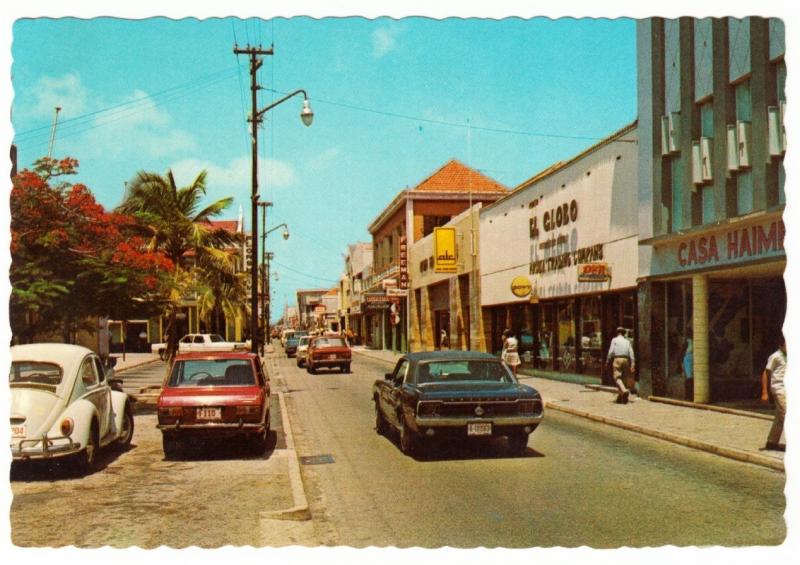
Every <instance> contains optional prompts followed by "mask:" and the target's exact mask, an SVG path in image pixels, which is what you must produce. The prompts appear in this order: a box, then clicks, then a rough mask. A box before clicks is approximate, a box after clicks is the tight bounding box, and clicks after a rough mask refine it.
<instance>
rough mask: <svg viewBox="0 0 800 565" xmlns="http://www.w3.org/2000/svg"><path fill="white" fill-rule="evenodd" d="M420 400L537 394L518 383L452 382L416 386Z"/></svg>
mask: <svg viewBox="0 0 800 565" xmlns="http://www.w3.org/2000/svg"><path fill="white" fill-rule="evenodd" d="M417 389H418V390H419V392H420V398H424V399H426V400H441V399H450V398H454V397H456V398H486V399H488V398H497V397H509V396H511V397H515V398H522V397H524V398H535V397H538V396H539V393H538V392H536V390H535V389H533V388H531V387H529V386H528V385H523V384H519V383H483V382H468V381H461V382H452V383H425V384H421V385H417Z"/></svg>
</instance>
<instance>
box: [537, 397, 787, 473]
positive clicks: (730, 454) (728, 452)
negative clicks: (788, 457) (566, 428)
mask: <svg viewBox="0 0 800 565" xmlns="http://www.w3.org/2000/svg"><path fill="white" fill-rule="evenodd" d="M545 407H546V408H548V409H551V410H557V411H559V412H564V413H566V414H571V415H573V416H580V417H582V418H587V419H589V420H594V421H595V422H600V423H603V424H608V425H610V426H614V427H617V428H622V429H624V430H628V431H632V432H637V433H640V434H642V435H646V436H650V437H654V438H657V439H661V440H664V441H669V442H672V443H675V444H678V445H683V446H685V447H691V448H692V449H698V450H700V451H705V452H707V453H712V454H714V455H720V456H722V457H727V458H729V459H735V460H737V461H744V462H746V463H752V464H754V465H760V466H762V467H768V468H770V469H773V470H775V471H780V472H782V473H785V472H786V469H785V467H784V464H783V461H781V460H779V459H775V458H772V457H767V456H765V455H757V454H755V453H750V452H748V451H743V450H740V449H733V448H730V447H722V446H719V445H714V444H712V443H707V442H704V441H699V440H696V439H692V438H688V437H684V436H681V435H678V434H673V433H670V432H663V431H660V430H654V429H651V428H646V427H644V426H639V425H638V424H631V423H628V422H624V421H622V420H617V419H616V418H608V417H606V416H598V415H597V414H592V413H590V412H585V411H583V410H577V409H575V408H567V407H566V406H561V405H559V404H557V403H555V402H545Z"/></svg>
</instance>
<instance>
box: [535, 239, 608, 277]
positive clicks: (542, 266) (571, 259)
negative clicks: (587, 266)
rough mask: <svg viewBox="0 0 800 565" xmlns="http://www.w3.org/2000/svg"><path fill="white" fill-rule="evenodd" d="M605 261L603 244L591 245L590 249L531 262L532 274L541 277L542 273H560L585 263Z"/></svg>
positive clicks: (582, 248) (577, 250)
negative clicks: (562, 270) (567, 268)
mask: <svg viewBox="0 0 800 565" xmlns="http://www.w3.org/2000/svg"><path fill="white" fill-rule="evenodd" d="M602 260H603V244H602V243H598V244H597V245H590V246H589V247H581V248H580V249H576V250H575V251H567V252H565V253H559V254H558V255H553V256H552V257H548V258H546V259H539V260H538V261H531V266H530V274H532V275H540V274H542V273H549V272H551V271H558V270H561V269H564V268H566V267H571V266H572V265H581V264H583V263H594V262H596V261H602Z"/></svg>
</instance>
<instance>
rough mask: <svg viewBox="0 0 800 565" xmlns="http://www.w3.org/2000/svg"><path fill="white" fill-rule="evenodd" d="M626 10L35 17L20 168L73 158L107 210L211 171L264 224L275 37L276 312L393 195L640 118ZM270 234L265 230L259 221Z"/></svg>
mask: <svg viewBox="0 0 800 565" xmlns="http://www.w3.org/2000/svg"><path fill="white" fill-rule="evenodd" d="M635 43H636V40H635V22H634V20H632V19H613V20H610V19H597V20H593V19H573V18H568V19H556V20H551V19H547V18H533V19H521V18H506V19H501V20H489V19H480V18H473V19H462V18H458V19H457V18H449V19H444V20H434V19H430V18H424V17H411V18H401V19H389V18H378V19H372V20H368V19H365V18H359V17H349V18H323V19H312V18H308V17H292V18H267V19H254V18H251V19H241V18H222V19H219V18H215V19H195V18H189V19H187V18H185V19H178V20H173V19H166V18H146V19H142V20H127V19H123V18H91V19H78V18H70V17H66V18H56V19H52V18H46V19H45V18H23V19H18V20H16V21H15V22H14V24H13V28H12V44H11V54H12V57H13V63H12V67H11V70H12V86H13V90H14V98H13V105H12V126H13V130H14V142H15V143H16V145H17V148H18V162H19V167H20V168H25V167H29V166H30V165H31V164H32V163H33V162H34V161H35V160H36V159H38V158H40V157H42V156H44V155H47V153H48V150H49V142H50V135H51V130H52V127H51V126H52V123H53V118H54V108H55V107H56V106H59V107H61V111H60V113H59V117H58V120H59V124H58V127H57V129H56V135H55V141H54V146H53V156H54V157H63V156H71V157H74V158H76V159H78V160H79V162H80V169H79V174H78V176H77V177H76V178H75V180H76V181H80V182H83V183H85V184H86V185H87V186H89V188H90V189H91V190H92V192H93V193H94V194H95V196H96V197H97V199H98V200H99V201H100V203H102V204H103V205H104V206H106V207H107V208H112V207H114V206H117V205H118V204H120V202H121V199H122V196H123V191H124V186H125V182H126V181H129V180H130V179H132V178H133V176H134V175H135V174H136V173H137V172H138V171H142V170H144V171H150V172H156V173H160V174H163V173H166V171H167V170H172V171H173V172H174V173H175V175H176V180H177V182H178V184H179V185H180V186H183V185H186V184H189V183H190V182H191V181H192V180H193V179H194V178H195V176H196V175H197V174H198V173H199V172H200V171H201V170H206V171H208V199H209V201H211V200H216V199H218V198H223V197H226V196H233V197H234V203H233V205H232V206H231V207H230V208H229V209H228V211H227V212H226V213H224V214H223V216H220V218H222V219H229V218H230V219H233V218H236V217H237V216H238V213H239V209H240V206H241V207H243V211H244V217H245V223H246V226H247V229H249V225H250V192H251V180H250V175H251V149H250V141H249V139H250V138H249V133H248V132H249V124H248V123H247V122H246V117H247V116H248V115H249V113H250V109H251V102H250V82H249V81H250V77H249V72H248V61H247V57H246V56H239V57H237V56H235V55H234V53H233V47H234V45H235V44H238V45H239V46H240V47H244V46H246V45H262V46H264V47H269V46H271V45H272V46H274V55H273V56H266V57H264V64H263V66H262V67H261V69H260V70H259V73H258V82H259V84H260V85H261V86H262V87H263V90H262V91H261V92H260V97H259V104H258V107H259V109H260V108H263V107H265V106H267V105H268V104H269V103H271V102H272V101H274V100H276V99H278V98H280V97H281V96H283V95H284V94H285V93H288V92H291V91H294V90H296V89H299V88H302V89H305V90H306V91H307V93H308V95H309V98H310V103H311V106H312V108H313V110H314V113H315V117H314V122H313V125H312V126H311V127H305V126H303V125H302V123H301V120H300V119H299V113H300V110H301V108H302V97H295V98H292V99H290V100H288V101H286V102H285V103H283V104H281V105H279V106H277V107H276V108H274V109H272V110H270V111H269V112H268V113H267V114H266V120H265V123H264V124H263V126H262V128H261V129H260V134H259V184H260V190H259V192H260V195H261V197H262V199H266V200H269V201H271V202H273V206H272V207H271V208H270V209H269V211H268V216H267V227H268V228H270V227H273V226H277V225H278V224H281V223H284V222H285V223H286V224H288V228H289V232H290V238H289V239H288V240H286V241H284V240H283V238H282V237H280V235H281V233H282V230H276V231H275V232H273V234H271V235H270V236H269V238H268V240H267V249H268V250H269V251H272V252H274V254H275V255H274V262H273V263H272V266H273V273H276V277H277V279H276V278H275V277H273V281H272V288H273V289H274V290H275V294H274V296H273V300H274V303H273V304H274V305H275V306H276V307H277V309H276V308H273V320H274V319H275V318H277V316H276V315H275V314H276V310H277V315H280V312H281V311H282V308H283V305H284V304H285V303H288V304H290V305H291V304H294V303H295V302H296V300H295V291H296V289H298V288H315V287H316V288H329V287H331V286H334V285H336V284H337V281H338V279H339V276H340V275H341V273H342V271H343V267H344V263H343V254H344V253H345V252H346V249H347V244H349V243H354V242H356V241H370V239H371V238H370V235H369V232H368V230H367V226H368V225H369V223H370V222H371V221H372V220H373V219H374V218H375V217H376V216H377V215H378V214H379V213H380V212H381V210H382V209H383V208H384V207H385V206H386V205H387V204H388V203H389V202H390V201H391V200H392V198H393V197H394V196H395V195H396V194H397V193H398V192H399V191H401V190H403V189H404V188H406V187H414V186H415V185H417V184H418V183H420V182H421V181H422V180H424V179H425V178H426V177H428V176H429V175H430V174H431V173H433V172H434V171H436V170H437V169H438V168H439V167H441V166H443V165H444V164H445V163H446V162H447V161H449V160H450V159H453V158H455V159H458V160H460V161H461V162H463V163H465V164H467V165H468V166H471V167H473V168H475V169H478V170H480V171H482V172H483V173H484V174H486V175H488V176H490V177H492V178H494V179H496V180H497V181H499V182H501V183H502V184H504V185H505V186H507V187H509V188H513V187H514V186H516V185H517V184H519V183H520V182H522V181H524V180H525V179H527V178H529V177H531V176H532V175H533V174H535V173H536V172H538V171H540V170H541V169H544V168H546V167H547V166H549V165H550V164H552V163H554V162H555V161H558V160H561V159H565V158H568V157H570V156H572V155H575V154H576V153H579V152H580V151H581V150H583V149H584V148H586V147H587V146H589V145H592V144H593V143H595V142H596V141H597V140H598V139H601V138H603V137H605V136H607V135H609V134H610V133H612V132H614V131H616V130H617V129H619V128H620V127H622V126H624V125H626V124H628V123H630V122H632V121H633V120H634V119H635V118H636V58H635V47H636V45H635ZM259 229H260V225H259Z"/></svg>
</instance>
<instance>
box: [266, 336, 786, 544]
mask: <svg viewBox="0 0 800 565" xmlns="http://www.w3.org/2000/svg"><path fill="white" fill-rule="evenodd" d="M279 351H280V350H279ZM277 361H278V366H279V368H280V372H281V377H282V379H283V380H285V382H286V387H287V394H286V399H287V405H288V411H289V414H290V416H291V418H292V424H293V426H292V427H293V430H294V435H295V443H296V445H297V450H298V453H299V455H301V456H319V455H323V456H324V455H328V456H330V458H329V459H328V461H330V460H331V459H332V461H333V462H328V463H324V462H322V463H320V464H314V465H304V466H303V467H302V471H303V479H304V482H305V485H306V490H307V493H308V497H309V502H310V504H311V510H312V516H313V527H311V526H309V525H308V524H305V525H303V524H298V525H297V526H296V528H295V530H292V535H293V538H295V539H297V540H298V542H299V543H301V544H306V545H318V544H322V545H347V546H354V547H364V546H369V545H377V546H398V547H410V546H422V547H442V546H454V547H478V546H487V547H497V546H500V547H536V546H544V547H551V546H564V547H575V546H580V545H588V546H591V547H595V548H607V547H621V546H634V547H643V546H661V545H667V544H672V545H678V546H687V545H703V546H705V545H724V546H745V545H776V544H780V543H781V542H782V541H783V539H784V537H785V535H786V527H785V523H784V521H783V517H782V516H783V513H784V509H785V500H784V496H783V489H784V479H785V476H784V475H783V474H780V473H777V472H773V471H770V470H767V469H763V468H760V467H756V466H753V465H748V464H744V463H738V462H734V461H731V460H727V459H724V458H720V457H717V456H713V455H709V454H705V453H701V452H698V451H694V450H691V449H687V448H684V447H680V446H676V445H673V444H670V443H666V442H663V441H658V440H654V439H650V438H646V437H643V436H639V435H637V434H633V433H631V432H626V431H622V430H618V429H616V428H612V427H610V426H607V425H603V424H597V423H593V422H589V421H587V420H583V419H581V418H577V417H572V416H568V415H564V414H559V413H556V412H553V411H550V412H548V413H547V414H546V417H545V422H544V423H543V424H542V425H541V426H540V427H539V429H537V430H536V432H535V433H534V434H533V435H532V436H531V440H530V442H529V444H528V453H527V455H526V456H525V457H523V458H512V457H509V456H508V454H507V453H506V448H505V445H504V442H503V441H502V440H500V441H496V442H494V443H489V444H483V445H479V446H466V447H465V446H459V445H451V446H444V449H443V450H437V449H433V450H428V451H427V452H426V453H423V454H422V455H421V456H419V457H417V458H410V457H406V456H404V455H403V454H402V453H401V452H400V451H399V449H398V447H397V443H396V441H397V440H396V438H387V437H383V436H379V435H377V434H376V433H375V431H374V426H373V423H374V416H373V409H372V403H371V387H372V383H373V381H374V380H375V379H376V378H382V375H383V373H384V372H386V371H387V370H388V368H387V365H386V364H384V363H380V362H373V361H370V360H365V359H364V358H357V360H356V361H355V362H354V363H353V373H352V374H349V375H341V374H339V373H338V372H330V373H328V372H323V373H320V374H317V375H310V374H308V373H307V372H305V371H303V370H299V369H297V368H296V366H295V364H294V359H286V358H285V356H283V355H279V357H278V360H277ZM284 533H286V532H284ZM278 541H279V540H273V543H278Z"/></svg>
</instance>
